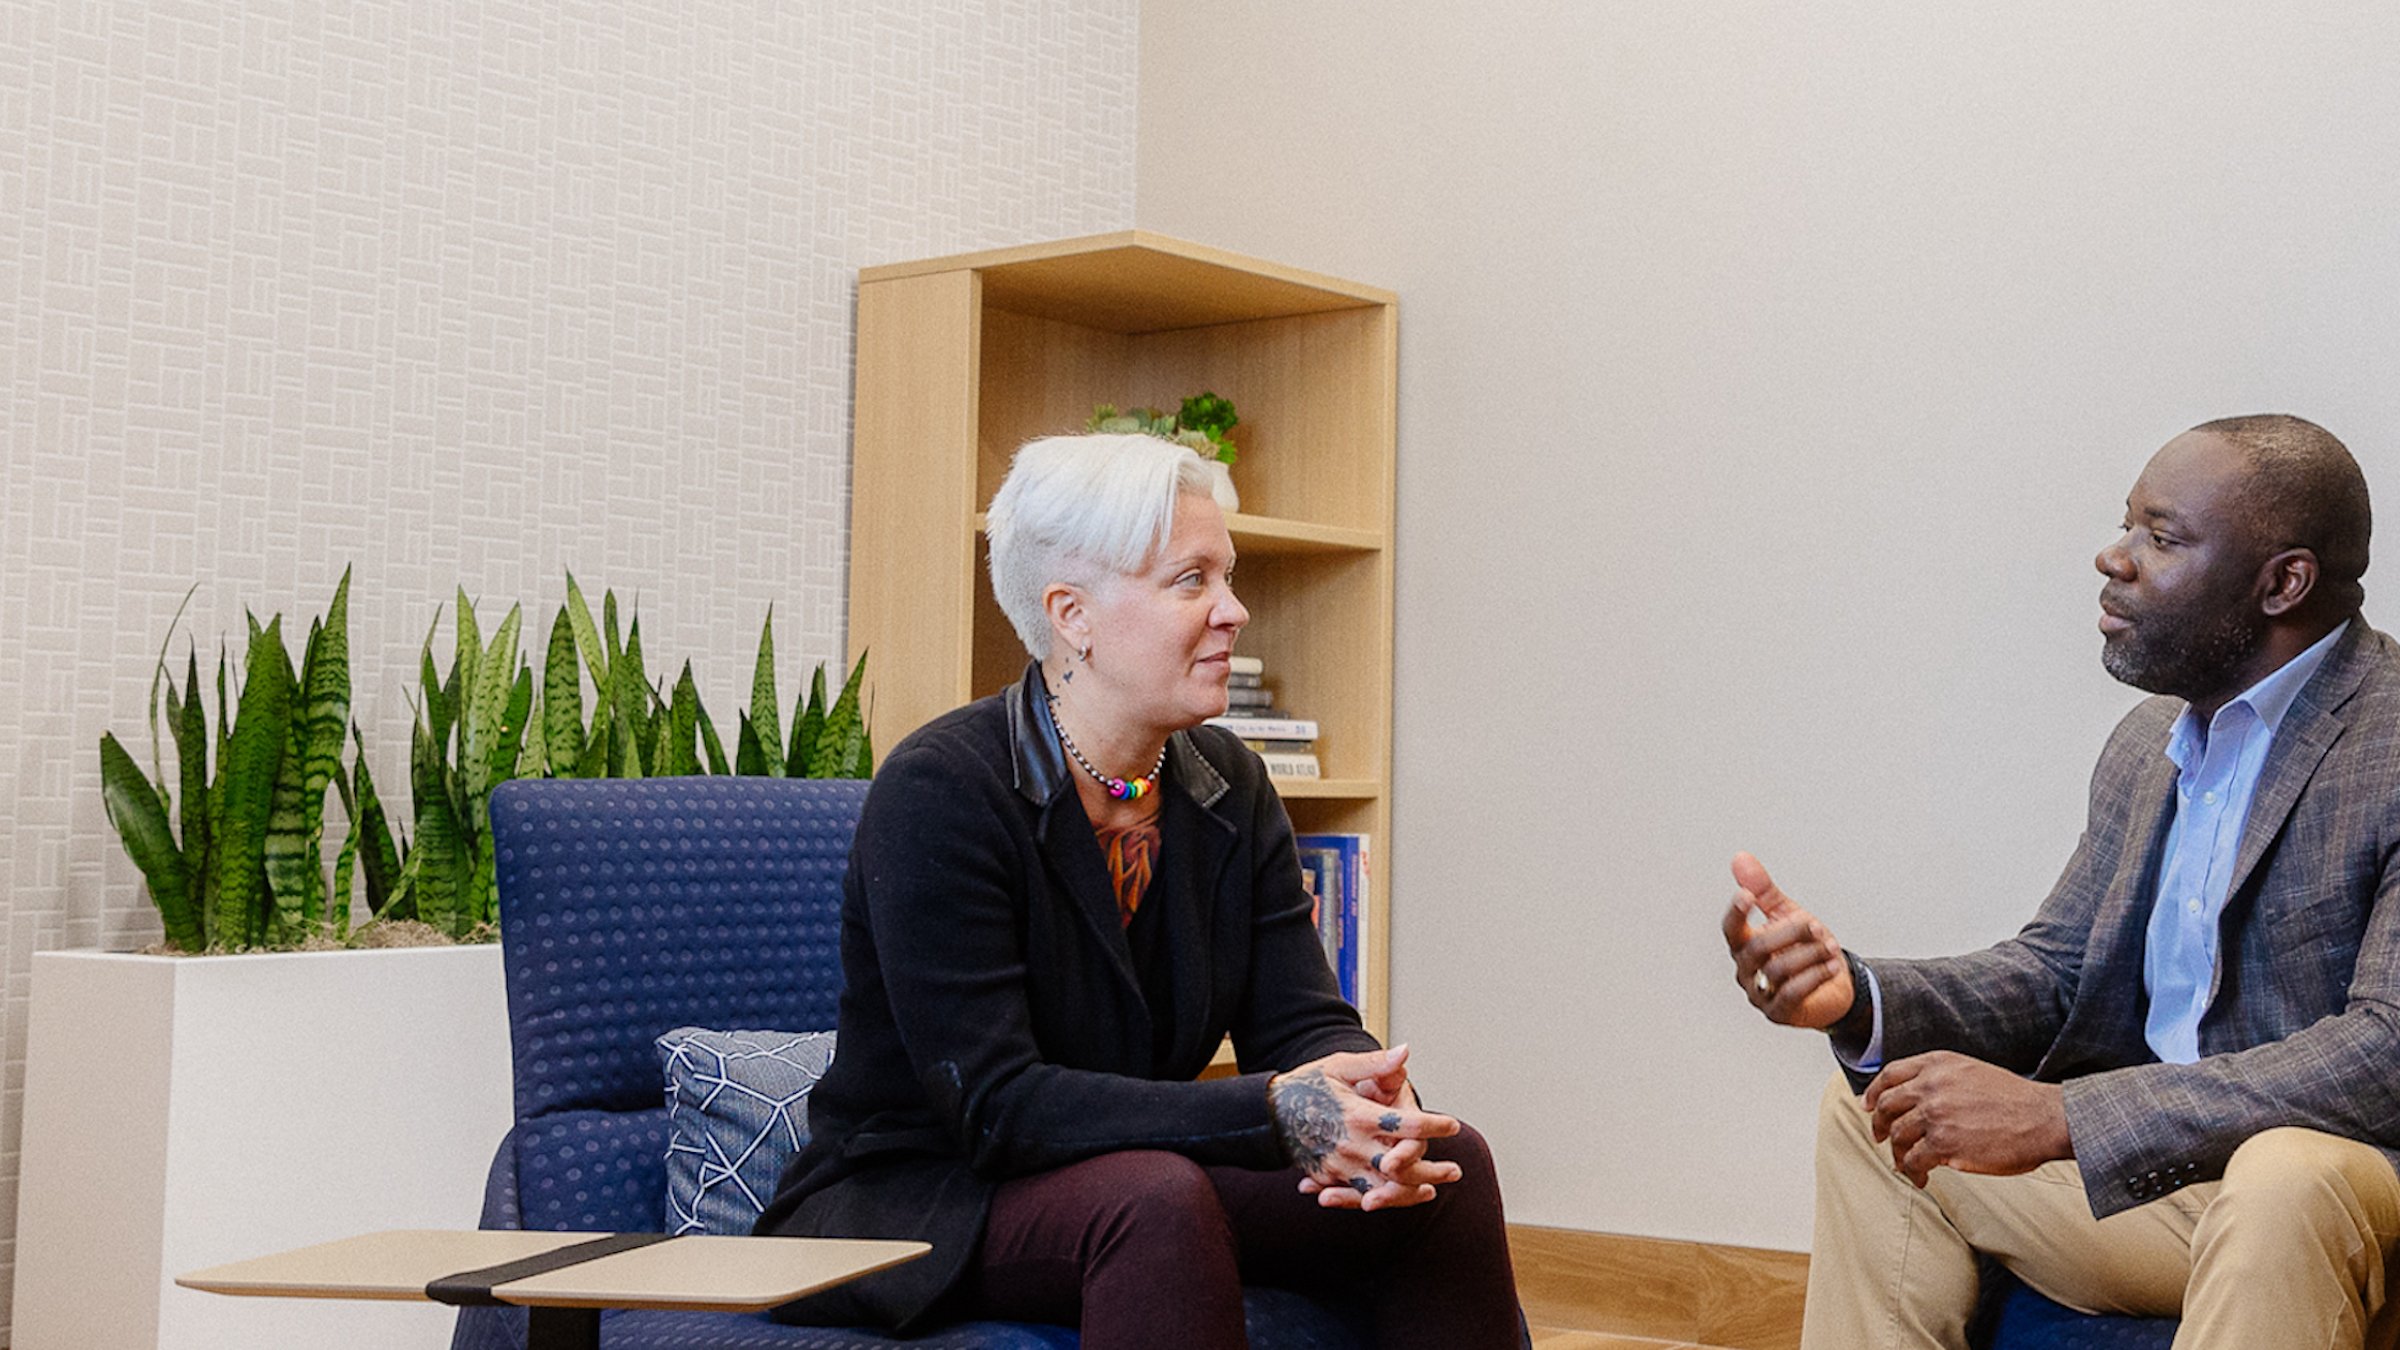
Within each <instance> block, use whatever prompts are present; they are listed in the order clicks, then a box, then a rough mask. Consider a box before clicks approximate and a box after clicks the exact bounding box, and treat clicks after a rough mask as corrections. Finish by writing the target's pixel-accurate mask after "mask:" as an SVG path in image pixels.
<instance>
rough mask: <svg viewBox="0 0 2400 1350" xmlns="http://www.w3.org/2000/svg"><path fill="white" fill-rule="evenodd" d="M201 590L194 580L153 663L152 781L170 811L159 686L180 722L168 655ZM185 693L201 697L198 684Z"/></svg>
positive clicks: (169, 714) (169, 710) (150, 706)
mask: <svg viewBox="0 0 2400 1350" xmlns="http://www.w3.org/2000/svg"><path fill="white" fill-rule="evenodd" d="M199 590H200V583H199V582H197V581H195V582H193V583H192V584H191V588H190V589H188V590H186V591H185V592H184V593H183V603H181V604H179V605H177V606H175V617H174V618H173V619H171V620H169V621H168V623H167V635H166V636H165V637H162V638H160V639H159V640H158V659H157V660H156V661H154V662H152V663H151V665H150V702H149V704H148V709H149V715H150V780H151V782H152V783H153V784H155V785H156V786H157V788H158V796H159V802H160V804H161V805H162V806H164V807H165V808H166V809H167V810H168V811H170V812H172V811H173V810H174V809H175V802H174V798H173V797H172V796H171V795H170V794H169V793H168V791H167V771H166V770H165V769H164V768H163V767H161V766H160V763H159V758H158V747H159V740H158V699H159V691H160V687H161V686H162V685H163V686H164V687H165V691H166V699H167V721H168V722H169V723H170V724H172V723H175V722H178V721H181V720H182V710H181V709H179V708H178V707H177V706H176V696H175V678H174V676H172V675H171V674H169V673H168V671H167V653H168V652H169V651H171V650H173V649H174V646H175V630H176V629H177V628H180V627H182V626H183V612H184V611H185V610H187V609H190V608H191V607H192V597H193V596H194V595H196V594H198V593H199ZM185 693H186V694H187V695H188V696H190V697H192V698H198V697H200V689H199V685H198V682H197V681H195V682H193V683H191V684H188V685H186V686H185Z"/></svg>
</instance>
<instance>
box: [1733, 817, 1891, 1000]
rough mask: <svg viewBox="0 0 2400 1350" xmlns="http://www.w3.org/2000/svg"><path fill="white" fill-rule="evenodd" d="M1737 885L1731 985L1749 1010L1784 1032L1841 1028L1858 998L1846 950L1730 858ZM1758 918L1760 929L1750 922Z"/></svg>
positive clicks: (1761, 872) (1751, 862)
mask: <svg viewBox="0 0 2400 1350" xmlns="http://www.w3.org/2000/svg"><path fill="white" fill-rule="evenodd" d="M1733 884H1734V887H1735V890H1734V892H1733V903H1732V904H1730V905H1728V906H1726V908H1725V925H1724V926H1725V947H1726V950H1728V951H1730V952H1732V953H1733V979H1734V983H1736V984H1738V985H1740V986H1741V987H1742V994H1743V996H1744V997H1746V998H1748V999H1749V1000H1750V1006H1752V1007H1754V1008H1756V1009H1758V1010H1759V1011H1760V1012H1762V1013H1765V1014H1766V1015H1767V1020H1768V1021H1770V1022H1781V1023H1782V1024H1783V1025H1785V1026H1787V1027H1815V1028H1819V1029H1822V1028H1825V1027H1829V1026H1832V1025H1833V1024H1834V1023H1836V1022H1839V1021H1841V1020H1842V1014H1844V1013H1846V1012H1848V1011H1850V1004H1851V1001H1852V1000H1853V999H1855V998H1856V997H1857V996H1858V991H1857V990H1856V989H1855V988H1854V987H1852V985H1851V982H1850V966H1849V963H1848V962H1846V961H1844V960H1843V959H1842V944H1840V943H1838V942H1836V941H1834V940H1833V934H1832V933H1830V932H1828V931H1826V928H1825V925H1824V924H1821V923H1819V922H1817V917H1816V916H1815V915H1813V914H1811V913H1809V912H1808V911H1807V910H1805V909H1802V908H1800V906H1798V905H1796V904H1793V903H1792V898H1791V897H1790V896H1788V895H1785V894H1784V893H1783V888H1781V887H1779V886H1777V885H1776V884H1775V880H1774V878H1772V877H1770V876H1768V875H1767V869H1766V868H1765V867H1764V866H1762V865H1760V863H1759V861H1758V859H1756V858H1753V857H1751V856H1750V855H1749V854H1747V853H1736V854H1734V855H1733ZM1753 910H1755V911H1757V912H1758V914H1760V915H1761V916H1762V917H1763V919H1764V922H1763V923H1753V922H1751V919H1750V915H1751V912H1752V911H1753Z"/></svg>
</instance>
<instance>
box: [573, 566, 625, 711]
mask: <svg viewBox="0 0 2400 1350" xmlns="http://www.w3.org/2000/svg"><path fill="white" fill-rule="evenodd" d="M609 605H610V608H611V610H612V611H613V610H614V608H615V605H616V601H615V600H614V598H611V599H610V600H609ZM566 614H567V622H568V624H569V625H570V626H571V627H572V628H573V629H574V630H575V647H576V649H577V650H578V651H581V652H582V653H583V663H584V664H585V665H587V666H589V667H591V671H592V688H593V689H594V690H605V689H607V688H608V654H609V652H610V651H612V650H614V648H615V645H616V644H614V643H610V644H608V645H607V646H603V645H601V642H600V630H599V629H598V628H596V627H594V626H593V624H592V607H591V606H590V605H587V604H585V603H584V602H583V590H582V588H580V587H578V586H577V585H576V584H575V574H574V573H573V572H569V573H567V609H566ZM611 631H612V632H613V631H614V626H613V625H612V626H611Z"/></svg>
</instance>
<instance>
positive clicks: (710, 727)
mask: <svg viewBox="0 0 2400 1350" xmlns="http://www.w3.org/2000/svg"><path fill="white" fill-rule="evenodd" d="M185 602H186V604H188V603H189V602H190V597H189V596H188V595H187V596H186V597H185ZM349 604H350V573H349V572H347V571H345V572H343V573H342V579H341V582H340V584H339V585H338V586H336V587H335V589H334V593H333V600H332V602H331V604H330V605H329V606H328V608H327V610H326V613H325V616H324V617H323V618H322V619H321V620H311V621H310V623H309V630H308V637H307V640H306V642H305V644H304V646H303V648H302V651H301V656H300V660H299V662H298V663H297V665H295V664H294V662H293V660H292V658H291V653H290V649H289V647H288V646H287V645H286V643H285V640H284V636H283V631H284V630H283V620H282V618H281V616H276V617H274V618H271V619H269V620H268V621H267V623H266V624H265V625H264V626H263V627H262V626H261V625H260V624H259V623H258V622H257V620H256V619H251V620H249V622H248V630H249V632H248V637H247V640H246V643H245V645H244V647H243V650H242V656H241V659H240V661H239V662H238V663H235V662H234V661H233V660H232V659H231V656H230V653H228V652H220V653H219V654H218V658H217V671H216V681H215V683H216V703H217V720H216V725H215V727H213V728H212V727H211V726H210V725H209V719H208V709H207V701H206V699H205V698H204V697H203V690H202V688H201V682H200V681H201V669H200V660H199V653H198V651H197V650H196V649H195V650H192V651H189V652H187V654H186V658H185V669H184V673H183V677H182V680H181V682H180V684H179V683H178V681H177V680H176V678H175V675H174V672H172V671H171V670H169V668H168V666H167V657H166V652H167V650H168V648H169V647H171V645H172V643H173V641H174V633H175V630H176V628H177V627H179V626H180V625H181V621H182V615H181V612H180V611H179V612H178V613H177V616H176V623H175V624H173V625H170V626H169V629H168V637H167V643H166V645H164V646H162V647H161V649H160V652H159V657H158V660H157V662H156V667H155V675H154V677H153V679H152V683H151V699H150V710H149V713H150V742H151V744H150V760H151V766H152V767H151V771H150V772H148V773H145V772H144V771H143V770H142V768H141V766H140V764H139V763H138V762H137V761H136V760H135V758H134V756H133V755H132V753H131V752H129V751H127V750H126V748H125V747H124V746H123V745H122V744H120V743H119V742H118V740H117V738H116V737H115V736H114V735H113V734H105V733H104V734H103V735H102V736H101V738H100V771H101V772H100V778H101V794H102V801H103V803H104V805H105V806H106V808H107V811H108V818H109V821H110V823H111V824H112V825H114V826H115V828H116V830H117V834H118V836H119V838H120V839H122V840H123V842H124V845H125V851H126V852H127V853H128V854H129V855H131V857H132V858H133V861H134V864H135V865H136V866H137V867H139V868H140V869H141V873H142V879H143V882H144V884H145V885H146V886H147V887H148V889H149V892H150V898H151V901H152V903H153V904H154V905H156V906H157V909H158V913H159V919H160V922H161V924H162V925H163V926H164V927H165V929H166V935H167V941H168V944H169V945H170V946H173V947H175V948H178V949H180V950H183V951H189V952H198V951H239V950H244V949H248V948H255V947H275V946H282V947H289V946H295V945H299V944H301V943H304V942H310V941H313V940H317V939H320V938H326V939H333V940H337V941H338V940H341V939H343V938H346V937H347V936H348V934H349V931H350V921H351V912H352V907H353V898H354V896H356V895H357V894H358V892H359V891H360V890H361V888H362V885H363V890H364V893H365V898H366V902H367V907H368V911H369V912H370V913H371V914H373V915H374V916H375V917H377V918H380V919H417V920H420V921H422V922H424V923H427V924H430V925H432V926H433V927H435V928H437V929H440V930H441V931H443V932H445V933H448V934H450V935H451V936H453V937H467V936H471V935H475V934H478V933H488V932H490V931H491V930H492V928H493V927H494V926H495V925H496V924H497V923H498V921H499V912H498V911H499V906H498V897H497V894H496V887H495V885H494V882H493V858H494V854H493V846H492V830H491V792H492V789H493V788H494V787H495V786H497V785H498V784H500V783H502V782H504V781H506V780H508V779H510V778H515V777H524V776H534V775H548V776H552V777H560V778H602V777H613V778H643V777H653V776H661V775H679V774H698V773H714V774H726V773H741V774H756V775H766V776H771V777H786V776H788V777H794V778H800V777H807V778H864V777H866V776H868V775H869V774H870V773H872V772H873V767H874V750H873V747H872V746H871V745H870V744H869V741H868V736H867V726H866V716H865V709H864V706H863V699H864V686H865V677H866V657H865V656H864V655H863V654H862V655H861V656H860V657H859V659H858V663H857V664H856V665H854V666H852V667H851V668H850V673H849V676H848V678H847V679H846V680H844V682H843V684H842V687H841V689H840V691H839V692H838V693H837V694H835V695H834V696H832V697H831V698H830V699H829V698H828V697H827V692H826V674H825V666H824V665H823V664H822V663H820V664H819V665H818V666H817V668H816V671H815V673H814V675H813V676H812V677H811V679H810V681H809V686H808V689H807V691H806V693H804V694H802V695H801V696H800V697H798V698H796V699H795V700H794V701H793V703H792V706H791V712H790V720H789V722H788V724H787V723H786V721H785V718H784V715H783V713H782V710H781V707H780V704H779V697H778V694H777V692H776V681H775V611H774V607H773V606H772V605H770V606H769V607H768V609H767V617H766V622H765V624H764V625H763V626H762V628H761V629H760V632H759V639H758V656H757V659H756V661H755V662H754V664H753V666H752V671H751V682H750V702H749V705H748V707H747V708H745V709H744V710H743V711H742V713H741V714H740V718H739V726H738V734H737V737H736V743H735V753H734V754H733V755H732V756H730V757H729V756H727V754H726V753H725V746H724V744H723V742H722V740H721V739H720V738H719V736H718V734H717V728H716V724H715V723H714V722H713V721H712V720H711V719H710V717H709V715H708V709H707V708H706V707H705V706H704V705H703V704H702V702H701V699H700V690H699V686H698V684H697V682H696V681H695V680H694V678H693V675H692V666H691V663H690V662H689V661H686V662H684V663H683V665H682V669H681V671H680V672H679V673H678V675H677V677H676V679H675V682H674V684H673V685H672V686H665V685H660V684H654V683H653V682H652V680H651V678H650V675H649V673H648V670H647V668H646V665H645V661H644V657H643V652H642V624H641V618H640V616H639V615H638V614H637V615H635V616H633V617H632V618H631V620H630V622H629V623H627V624H626V625H624V626H623V628H622V630H621V631H622V636H620V626H619V624H618V619H617V597H616V593H615V592H613V591H607V592H603V593H602V596H601V606H600V616H599V618H598V620H597V621H595V619H594V617H593V614H592V609H591V606H590V604H589V603H588V602H587V601H586V600H585V598H584V594H583V590H582V588H581V587H580V586H579V585H577V584H576V581H575V578H574V577H573V576H572V575H571V574H570V575H569V576H568V577H567V599H566V603H565V604H564V605H563V606H562V607H561V608H560V609H559V611H558V613H557V615H556V616H555V618H554V620H553V621H552V623H551V625H550V634H549V642H548V645H547V648H546V649H545V651H544V652H543V660H542V670H541V681H540V685H539V688H538V690H537V688H536V685H535V681H534V672H533V670H532V669H531V667H530V666H528V665H527V663H526V660H525V655H524V653H523V651H522V650H521V649H520V640H519V639H520V628H521V625H522V622H523V612H522V609H521V608H520V607H513V606H512V607H511V608H510V610H509V612H508V617H507V618H505V619H503V620H502V621H501V623H500V626H499V628H498V629H497V630H495V631H494V632H493V634H492V636H491V637H490V638H489V639H488V640H486V639H485V637H484V635H483V632H482V629H481V626H480V624H479V623H478V621H477V618H476V613H475V605H474V603H473V602H472V601H471V600H470V599H468V597H467V595H466V593H465V591H463V590H461V591H460V592H459V594H458V596H457V598H456V600H455V601H454V602H453V604H452V605H451V606H450V614H451V618H452V621H453V624H452V628H453V632H452V639H453V640H452V644H451V650H450V656H449V661H448V664H447V667H446V668H445V667H443V666H441V665H439V664H437V662H436V660H435V657H434V642H435V638H436V637H437V636H438V635H439V633H440V631H441V623H442V616H441V614H440V613H439V612H438V611H437V612H436V614H435V615H434V621H433V626H432V627H431V628H430V629H428V630H427V632H426V635H425V642H424V645H423V647H422V649H421V650H420V651H419V653H418V668H419V676H418V681H419V689H418V695H417V697H416V699H415V700H414V717H413V720H412V725H411V727H410V735H409V760H408V768H409V781H408V785H407V786H408V788H409V793H408V795H409V799H410V811H409V822H410V828H409V829H408V830H407V831H405V832H403V831H397V830H395V829H394V827H393V821H392V818H391V816H390V815H389V813H387V811H386V809H385V807H384V803H383V799H382V797H381V795H380V794H379V793H378V792H377V790H376V786H375V779H374V776H373V774H371V773H370V772H369V771H368V769H367V753H366V738H365V736H364V734H363V733H362V732H361V731H360V730H359V728H358V727H357V726H356V725H355V724H353V723H352V721H351V717H350V711H351V700H350V633H349ZM237 670H238V677H239V678H238V684H235V685H233V686H232V687H231V688H230V689H229V679H228V677H229V674H232V673H235V672H236V671H237ZM587 680H588V682H589V694H590V703H589V706H590V709H591V711H590V715H589V717H588V719H587V717H586V715H585V711H584V710H585V707H586V681H587ZM162 709H163V711H164V714H165V722H166V730H167V736H168V737H169V738H171V739H172V741H173V743H174V747H175V764H176V770H177V776H176V778H175V780H174V781H172V782H170V780H169V779H168V777H167V775H166V774H165V772H164V771H163V770H162V769H161V768H160V767H159V764H160V761H161V759H162V755H161V748H162V745H163V742H162V740H161V737H160V734H159V721H160V714H161V711H162ZM787 725H788V727H789V731H788V733H787V732H786V730H785V728H786V726H787ZM346 743H347V744H346ZM346 748H347V749H348V750H349V751H352V752H354V753H350V754H349V755H348V756H347V761H348V762H347V763H345V751H346ZM329 788H330V789H331V790H333V791H334V792H335V793H337V794H338V795H339V797H340V798H341V805H342V815H343V817H344V818H345V819H346V820H347V821H348V822H349V824H348V827H347V830H346V832H345V833H344V835H343V838H342V841H341V843H340V846H339V848H338V850H337V851H336V855H335V857H334V859H333V867H332V876H331V879H330V880H328V878H327V875H326V859H325V840H324V834H325V794H326V791H327V790H328V789H329Z"/></svg>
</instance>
